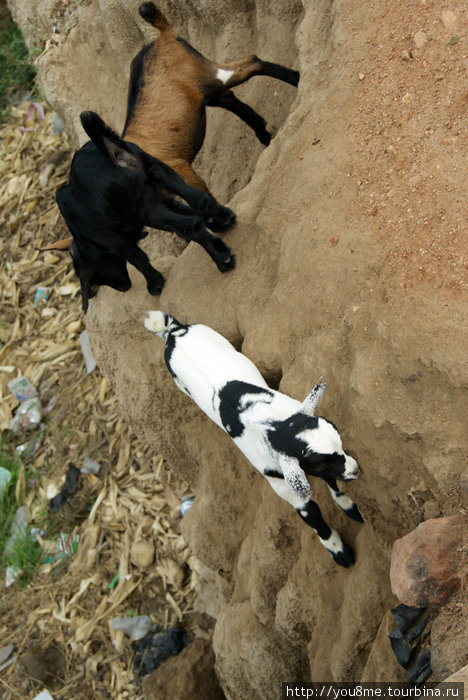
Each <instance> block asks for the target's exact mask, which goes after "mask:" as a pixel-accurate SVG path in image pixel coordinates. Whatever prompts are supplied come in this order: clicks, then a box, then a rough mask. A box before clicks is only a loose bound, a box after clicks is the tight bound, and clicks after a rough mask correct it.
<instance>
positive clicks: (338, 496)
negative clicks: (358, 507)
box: [328, 487, 354, 510]
mask: <svg viewBox="0 0 468 700" xmlns="http://www.w3.org/2000/svg"><path fill="white" fill-rule="evenodd" d="M328 489H329V491H330V493H331V497H332V498H333V500H334V501H335V503H336V504H337V505H338V506H340V508H342V509H343V510H351V508H352V507H353V506H354V501H352V500H351V499H350V497H349V496H347V495H346V494H345V493H343V492H342V491H338V493H336V491H334V490H333V489H331V488H330V487H328Z"/></svg>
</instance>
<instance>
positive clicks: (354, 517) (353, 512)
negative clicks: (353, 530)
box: [345, 503, 364, 523]
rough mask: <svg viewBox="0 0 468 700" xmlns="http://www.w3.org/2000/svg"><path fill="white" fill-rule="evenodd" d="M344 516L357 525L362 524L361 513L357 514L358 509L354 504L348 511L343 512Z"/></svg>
mask: <svg viewBox="0 0 468 700" xmlns="http://www.w3.org/2000/svg"><path fill="white" fill-rule="evenodd" d="M345 513H346V515H347V516H348V518H351V520H355V521H356V522H357V523H363V522H364V518H363V517H362V515H361V513H360V512H359V508H358V507H357V505H356V504H355V503H353V506H352V508H350V509H349V510H345Z"/></svg>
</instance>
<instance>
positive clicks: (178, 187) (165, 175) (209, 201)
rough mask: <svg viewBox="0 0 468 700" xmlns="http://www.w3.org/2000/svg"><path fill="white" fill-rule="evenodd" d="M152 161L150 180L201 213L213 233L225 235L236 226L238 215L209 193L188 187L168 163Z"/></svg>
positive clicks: (149, 173)
mask: <svg viewBox="0 0 468 700" xmlns="http://www.w3.org/2000/svg"><path fill="white" fill-rule="evenodd" d="M152 160H153V161H154V162H153V163H152V165H151V168H150V170H149V172H148V177H149V178H150V180H152V181H153V182H155V183H156V184H157V185H159V186H160V187H162V188H164V189H166V190H168V191H169V192H172V193H173V194H176V195H178V196H179V197H182V199H185V201H186V202H187V204H189V205H190V206H191V207H192V209H195V210H196V211H197V213H199V215H200V216H201V217H202V218H203V220H204V221H205V223H206V224H207V226H209V228H210V229H212V231H215V232H217V233H224V232H225V231H229V229H231V228H232V227H233V226H234V224H235V223H236V215H235V214H234V212H233V211H232V210H231V209H229V208H228V207H223V206H222V204H219V202H217V201H216V199H215V198H214V197H212V196H211V194H210V193H209V192H202V191H201V190H197V189H195V188H194V187H190V185H187V183H186V182H184V180H183V179H182V178H181V177H180V176H179V175H178V174H177V173H176V171H175V170H173V168H171V167H170V166H169V165H166V163H163V162H162V161H158V160H157V159H155V158H154V159H152Z"/></svg>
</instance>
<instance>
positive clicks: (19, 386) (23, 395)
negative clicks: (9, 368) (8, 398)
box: [8, 377, 37, 401]
mask: <svg viewBox="0 0 468 700" xmlns="http://www.w3.org/2000/svg"><path fill="white" fill-rule="evenodd" d="M8 388H9V390H10V391H11V393H12V394H14V395H15V396H16V398H17V399H18V401H26V400H27V399H31V398H32V397H33V396H37V390H36V387H35V386H33V385H32V384H31V382H30V381H29V379H28V378H27V377H15V379H11V380H10V381H9V382H8Z"/></svg>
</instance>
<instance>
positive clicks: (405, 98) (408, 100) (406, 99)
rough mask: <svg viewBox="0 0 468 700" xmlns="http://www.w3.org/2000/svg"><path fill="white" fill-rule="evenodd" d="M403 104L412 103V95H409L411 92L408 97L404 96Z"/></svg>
mask: <svg viewBox="0 0 468 700" xmlns="http://www.w3.org/2000/svg"><path fill="white" fill-rule="evenodd" d="M403 102H406V103H408V102H411V95H410V94H409V92H407V93H406V95H403Z"/></svg>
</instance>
